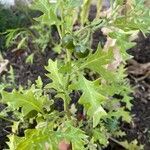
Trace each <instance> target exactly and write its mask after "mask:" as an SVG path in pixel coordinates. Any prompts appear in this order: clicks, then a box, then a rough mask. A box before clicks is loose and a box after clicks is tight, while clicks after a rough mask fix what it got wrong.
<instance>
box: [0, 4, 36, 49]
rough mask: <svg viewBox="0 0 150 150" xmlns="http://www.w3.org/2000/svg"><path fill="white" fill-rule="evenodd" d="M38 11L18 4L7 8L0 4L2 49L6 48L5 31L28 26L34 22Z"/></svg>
mask: <svg viewBox="0 0 150 150" xmlns="http://www.w3.org/2000/svg"><path fill="white" fill-rule="evenodd" d="M36 12H37V11H33V10H30V9H29V8H28V6H21V5H16V6H14V7H11V8H6V7H5V6H4V5H2V4H0V51H4V50H5V40H6V39H5V32H6V31H7V30H8V29H17V28H21V27H28V26H30V25H31V24H32V21H33V19H32V18H33V17H36V16H37V13H36Z"/></svg>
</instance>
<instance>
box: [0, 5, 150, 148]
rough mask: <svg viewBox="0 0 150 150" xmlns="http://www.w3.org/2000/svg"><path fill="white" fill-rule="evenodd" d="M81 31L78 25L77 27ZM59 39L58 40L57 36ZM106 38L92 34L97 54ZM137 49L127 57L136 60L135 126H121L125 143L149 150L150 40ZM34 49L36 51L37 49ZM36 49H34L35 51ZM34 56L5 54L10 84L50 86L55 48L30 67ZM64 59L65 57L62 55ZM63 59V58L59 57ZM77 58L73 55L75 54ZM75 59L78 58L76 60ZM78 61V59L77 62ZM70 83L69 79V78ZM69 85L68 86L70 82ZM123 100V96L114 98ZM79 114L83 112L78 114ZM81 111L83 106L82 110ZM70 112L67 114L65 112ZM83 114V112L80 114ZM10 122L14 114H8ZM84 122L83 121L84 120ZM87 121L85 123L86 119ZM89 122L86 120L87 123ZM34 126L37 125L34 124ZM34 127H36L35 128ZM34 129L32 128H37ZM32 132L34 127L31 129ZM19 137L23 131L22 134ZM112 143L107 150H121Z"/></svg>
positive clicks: (2, 127) (1, 127)
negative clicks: (11, 78)
mask: <svg viewBox="0 0 150 150" xmlns="http://www.w3.org/2000/svg"><path fill="white" fill-rule="evenodd" d="M94 17H95V7H91V13H90V16H89V19H90V20H92V19H93V18H94ZM77 28H78V25H77ZM56 39H57V36H56ZM106 40H107V38H106V36H104V35H103V34H102V31H101V30H99V29H98V30H97V31H96V32H95V33H94V34H93V43H92V49H93V50H94V51H95V50H96V48H97V45H98V43H99V42H100V41H101V46H102V47H103V46H104V44H105V42H106ZM136 43H137V46H135V47H134V48H132V49H129V50H128V53H129V54H131V55H133V56H134V57H133V58H132V59H130V60H129V61H128V62H127V66H126V68H127V74H128V79H129V81H130V84H131V86H132V87H133V89H134V90H133V91H134V92H133V93H132V97H133V102H132V103H133V107H132V111H131V112H132V118H133V120H132V122H131V123H130V124H127V123H122V124H121V129H122V130H123V131H125V132H126V134H127V135H126V136H125V137H123V138H122V139H124V140H128V141H133V140H134V139H137V140H138V142H139V144H143V145H144V146H145V148H144V150H149V147H150V129H149V128H150V51H149V49H150V44H149V43H150V36H147V37H144V36H143V35H142V34H140V36H139V38H138V39H137V40H136ZM28 44H29V45H28V46H31V47H29V48H30V49H32V46H33V45H32V44H31V45H30V42H29V43H28ZM34 48H35V47H34ZM34 48H33V49H34ZM30 54H32V52H31V51H30V52H29V51H28V50H26V49H21V48H20V49H13V48H10V50H8V51H7V52H6V53H4V56H3V57H4V59H6V60H8V61H9V65H7V67H9V66H12V68H13V71H14V75H15V78H14V79H15V81H14V83H11V84H12V85H13V86H14V88H18V85H22V86H23V87H28V86H29V85H31V83H34V82H35V80H36V79H37V78H38V76H41V79H42V81H43V84H44V85H46V84H47V83H49V81H50V79H49V78H48V77H46V75H45V74H46V73H47V71H46V70H45V68H44V66H47V63H48V60H49V59H50V58H51V59H52V60H54V59H55V58H56V59H57V58H58V55H57V54H56V53H55V52H54V51H53V50H52V47H49V46H47V48H46V49H45V52H43V53H36V54H35V56H34V59H33V64H30V63H27V62H26V58H27V56H29V55H30ZM62 55H63V54H62ZM60 57H61V56H60ZM73 57H74V54H73ZM75 57H76V56H75ZM76 59H77V58H75V60H76ZM3 75H6V83H7V79H8V78H9V73H8V72H7V71H4V72H3ZM87 79H90V75H89V76H87ZM68 80H69V78H68ZM68 83H69V82H68ZM11 90H12V89H11V88H10V89H9V88H8V89H7V91H11ZM78 93H79V94H76V93H75V94H74V93H70V95H69V96H70V97H71V100H72V101H71V103H72V102H73V103H74V102H75V103H76V102H77V101H78V99H79V97H80V96H81V95H80V91H78ZM113 96H120V95H113ZM55 103H56V104H54V107H56V109H57V110H59V111H60V110H63V102H62V101H59V100H58V101H57V102H55ZM68 106H69V105H68ZM4 108H5V106H4V105H0V110H2V109H4ZM79 111H80V110H79ZM81 111H82V106H81ZM66 112H67V111H66ZM79 113H80V112H79ZM78 115H80V114H78V112H77V120H78V119H81V118H78V117H82V119H83V118H84V117H85V116H83V114H81V116H78ZM9 117H10V119H11V113H10V114H9ZM85 118H86V117H85ZM83 120H84V119H83ZM85 120H86V119H85ZM86 121H87V120H86ZM33 126H34V124H33ZM34 127H35V126H34ZM34 127H33V128H34ZM31 128H32V127H31ZM10 132H11V129H10V122H9V121H7V120H4V119H0V149H3V148H5V147H6V144H5V142H6V141H7V137H6V136H7V135H8V134H10ZM19 134H20V136H21V134H23V136H24V131H20V132H19ZM109 140H110V145H109V146H108V147H107V148H106V150H121V149H123V148H122V147H120V146H119V144H117V143H118V142H116V141H115V139H113V138H112V139H111V138H109Z"/></svg>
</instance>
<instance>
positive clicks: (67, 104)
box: [64, 49, 71, 120]
mask: <svg viewBox="0 0 150 150" xmlns="http://www.w3.org/2000/svg"><path fill="white" fill-rule="evenodd" d="M66 63H71V54H70V52H69V50H68V49H66ZM69 82H70V73H68V74H67V83H66V87H65V101H64V110H65V111H66V114H67V117H68V119H69V120H70V119H71V114H70V110H69V102H70V97H69V95H68V87H69Z"/></svg>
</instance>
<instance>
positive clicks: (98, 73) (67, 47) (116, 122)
mask: <svg viewBox="0 0 150 150" xmlns="http://www.w3.org/2000/svg"><path fill="white" fill-rule="evenodd" d="M100 2H101V1H99V3H98V4H99V5H97V8H101V3H100ZM89 6H90V1H88V0H85V1H84V2H83V3H82V2H81V1H80V0H76V1H74V0H58V1H57V2H49V1H48V0H42V1H41V0H36V1H35V2H34V3H33V5H32V8H33V9H36V10H39V11H41V12H42V13H43V14H42V15H41V16H40V17H38V18H36V20H37V21H38V22H40V23H43V24H49V25H50V26H53V25H55V26H56V28H57V31H58V33H59V36H60V41H58V42H59V46H60V50H61V51H60V55H62V57H61V59H56V60H51V59H50V60H49V61H48V65H47V66H46V67H45V69H46V70H47V72H48V73H47V77H48V78H49V79H50V80H51V82H50V83H48V84H47V85H44V84H43V83H42V79H41V78H40V77H39V78H38V80H37V81H36V84H33V85H32V86H31V87H29V88H28V89H24V88H22V87H21V86H20V88H19V89H18V90H13V91H12V92H7V91H5V90H3V91H2V92H1V94H2V100H1V102H3V103H4V104H7V108H6V109H5V110H6V112H7V111H8V112H9V111H13V113H14V120H13V121H12V123H13V125H12V133H11V134H10V135H9V136H8V137H9V142H8V146H9V149H11V150H20V149H21V150H27V149H30V150H35V149H38V150H40V149H41V150H43V149H49V150H57V149H58V145H59V144H60V143H61V142H62V141H64V140H65V141H68V142H69V143H70V145H72V149H73V150H82V149H83V150H85V149H90V150H94V149H102V148H104V147H107V145H108V144H109V140H113V141H114V142H116V143H118V144H120V145H122V146H123V147H125V148H126V149H130V150H133V149H136V150H137V149H142V146H137V145H136V144H137V142H136V141H133V142H132V143H130V144H128V142H120V141H117V140H116V139H115V138H118V137H121V136H123V135H125V133H124V132H123V131H121V130H120V124H121V122H127V123H130V122H131V119H132V117H131V115H130V110H131V106H132V103H131V99H132V98H131V97H130V96H129V95H130V93H131V92H132V89H131V88H130V85H129V82H128V80H127V79H126V74H125V68H124V66H125V64H126V63H125V61H126V60H127V59H129V58H130V56H129V55H128V54H127V52H126V50H127V49H128V48H131V47H132V46H133V45H134V43H132V42H131V41H130V38H131V35H133V34H135V33H137V31H142V32H143V33H146V32H148V31H149V21H148V17H149V10H147V9H146V8H145V7H144V5H142V3H141V2H140V3H139V2H138V1H132V3H130V4H129V3H127V4H124V1H120V0H116V1H114V3H112V4H111V9H112V10H111V12H110V13H109V14H107V15H102V16H100V15H99V14H97V15H96V16H97V17H96V18H95V19H94V20H93V21H92V22H89V21H88V15H87V14H88V12H89ZM127 6H128V7H127ZM97 12H98V13H99V12H100V11H97ZM137 16H138V17H137ZM76 22H78V26H77V29H75V28H74V25H75V24H76ZM97 29H101V30H102V31H103V32H104V33H105V34H106V36H107V40H110V41H111V40H112V41H113V44H108V43H107V45H105V46H104V48H101V46H100V44H99V45H98V47H97V49H96V51H94V50H93V49H92V48H91V44H92V35H93V33H94V32H95V31H96V30H97ZM108 31H109V32H108ZM116 54H117V57H116ZM114 62H115V63H114ZM116 63H117V64H116ZM75 93H76V95H78V96H79V98H78V99H77V100H78V101H77V103H74V104H72V101H73V98H72V96H71V95H73V94H75ZM58 99H59V100H61V101H63V105H62V107H63V110H62V111H58V110H57V109H56V108H55V102H56V101H57V100H58ZM78 105H81V106H82V107H83V111H79V108H78ZM31 125H32V128H31ZM20 128H21V129H23V130H24V135H23V137H21V136H19V129H20Z"/></svg>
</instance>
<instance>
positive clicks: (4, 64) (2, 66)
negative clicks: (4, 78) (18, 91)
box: [0, 59, 9, 74]
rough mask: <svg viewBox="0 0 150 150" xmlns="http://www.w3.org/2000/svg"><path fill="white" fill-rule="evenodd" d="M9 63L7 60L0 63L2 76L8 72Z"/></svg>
mask: <svg viewBox="0 0 150 150" xmlns="http://www.w3.org/2000/svg"><path fill="white" fill-rule="evenodd" d="M8 63H9V61H8V60H7V59H4V60H1V61H0V74H1V73H2V72H3V71H7V65H8Z"/></svg>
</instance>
